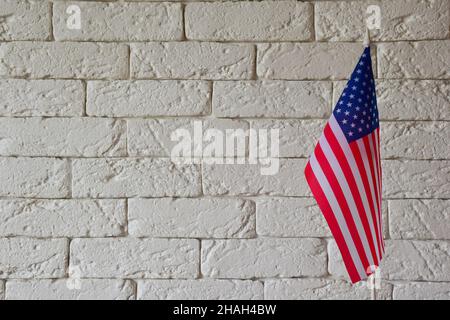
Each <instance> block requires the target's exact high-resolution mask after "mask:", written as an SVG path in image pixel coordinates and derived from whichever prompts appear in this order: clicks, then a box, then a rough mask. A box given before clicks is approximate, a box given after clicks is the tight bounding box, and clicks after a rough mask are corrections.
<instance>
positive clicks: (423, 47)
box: [377, 40, 450, 79]
mask: <svg viewBox="0 0 450 320" xmlns="http://www.w3.org/2000/svg"><path fill="white" fill-rule="evenodd" d="M377 48H378V76H379V77H382V78H388V79H389V78H391V79H401V78H406V79H448V78H450V71H449V70H450V61H449V59H448V51H449V50H450V40H445V41H419V42H396V43H382V44H379V45H378V46H377Z"/></svg>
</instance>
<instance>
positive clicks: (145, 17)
mask: <svg viewBox="0 0 450 320" xmlns="http://www.w3.org/2000/svg"><path fill="white" fill-rule="evenodd" d="M69 5H77V6H78V7H79V8H80V10H81V19H82V20H81V23H82V25H81V29H79V30H77V29H69V28H67V19H68V17H69V16H70V15H69V14H67V13H66V9H67V7H68V6H69ZM182 20H183V17H182V9H181V5H180V4H169V3H151V4H150V3H99V2H97V3H95V2H94V3H89V2H64V3H55V4H54V5H53V30H54V35H55V39H56V40H57V41H61V40H72V41H73V40H79V41H151V40H181V39H182V36H183V21H182Z"/></svg>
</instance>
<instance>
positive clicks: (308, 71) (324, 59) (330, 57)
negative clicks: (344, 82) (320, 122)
mask: <svg viewBox="0 0 450 320" xmlns="http://www.w3.org/2000/svg"><path fill="white" fill-rule="evenodd" d="M362 49H363V48H362V45H361V44H359V43H337V44H333V45H331V44H329V43H283V44H273V43H270V44H260V45H258V53H257V61H258V65H257V70H258V77H260V78H265V79H287V80H309V79H346V78H348V77H349V74H350V73H351V71H352V70H353V67H354V65H355V63H356V62H355V61H357V59H358V58H359V56H360V55H361V52H362Z"/></svg>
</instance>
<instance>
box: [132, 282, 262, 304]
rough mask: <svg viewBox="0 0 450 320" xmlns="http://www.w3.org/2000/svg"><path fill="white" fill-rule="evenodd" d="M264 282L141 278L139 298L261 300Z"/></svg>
mask: <svg viewBox="0 0 450 320" xmlns="http://www.w3.org/2000/svg"><path fill="white" fill-rule="evenodd" d="M262 298H263V284H262V283H261V282H258V281H247V280H139V281H138V299H139V300H205V299H211V300H253V299H254V300H261V299H262Z"/></svg>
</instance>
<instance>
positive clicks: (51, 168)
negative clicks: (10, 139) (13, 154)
mask: <svg viewBox="0 0 450 320" xmlns="http://www.w3.org/2000/svg"><path fill="white" fill-rule="evenodd" d="M0 180H1V181H2V183H1V185H0V195H1V196H7V197H8V196H12V197H36V198H60V197H63V198H64V197H67V196H68V195H69V192H70V168H69V162H68V161H67V160H62V159H52V158H0Z"/></svg>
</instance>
